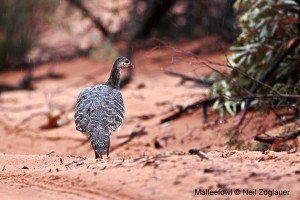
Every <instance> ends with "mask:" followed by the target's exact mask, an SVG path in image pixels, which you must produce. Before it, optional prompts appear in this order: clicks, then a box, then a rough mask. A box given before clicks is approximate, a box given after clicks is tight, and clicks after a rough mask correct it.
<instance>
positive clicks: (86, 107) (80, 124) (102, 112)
mask: <svg viewBox="0 0 300 200" xmlns="http://www.w3.org/2000/svg"><path fill="white" fill-rule="evenodd" d="M112 98H113V97H112V94H111V89H110V88H109V87H107V86H106V85H96V86H92V87H88V88H85V89H83V90H82V91H81V92H80V94H79V97H78V99H77V102H76V105H75V124H76V129H77V130H79V131H81V132H88V130H87V128H88V127H87V126H88V124H89V123H90V122H95V123H98V122H99V126H102V127H107V128H109V126H111V124H112V123H113V116H112V112H113V105H112V104H113V103H112ZM94 112H96V113H97V116H95V118H94V117H92V116H93V115H92V113H94Z"/></svg>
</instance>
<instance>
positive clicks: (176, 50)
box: [153, 38, 252, 95]
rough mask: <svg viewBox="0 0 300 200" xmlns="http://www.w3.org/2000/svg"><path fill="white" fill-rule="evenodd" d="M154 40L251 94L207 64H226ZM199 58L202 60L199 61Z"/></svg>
mask: <svg viewBox="0 0 300 200" xmlns="http://www.w3.org/2000/svg"><path fill="white" fill-rule="evenodd" d="M153 40H154V41H157V42H160V43H161V44H163V45H164V46H165V47H167V48H169V49H172V50H174V51H175V52H177V53H180V54H182V55H184V56H185V57H187V58H192V59H194V60H196V61H197V63H196V64H201V65H204V66H205V67H207V68H209V69H211V70H212V71H214V72H216V73H218V74H220V75H221V76H222V77H223V78H224V79H226V80H228V82H230V84H231V85H233V86H234V87H236V88H239V89H240V90H243V91H244V92H245V93H247V94H248V95H252V94H251V93H250V92H249V91H248V90H246V89H245V88H243V87H241V86H240V85H239V84H237V83H236V82H235V81H234V80H233V79H232V78H230V77H229V76H227V75H226V74H225V73H223V72H221V71H219V70H217V69H215V68H213V67H212V66H210V65H209V64H213V65H217V66H222V67H227V65H224V64H222V63H218V62H212V61H210V60H208V59H206V58H203V57H199V56H198V55H196V54H194V53H192V52H187V51H183V50H180V49H178V48H175V47H173V46H171V45H169V44H167V43H166V42H164V41H162V40H160V39H157V38H156V39H153ZM200 59H202V60H204V61H201V60H200Z"/></svg>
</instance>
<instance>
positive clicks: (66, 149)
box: [0, 42, 300, 200]
mask: <svg viewBox="0 0 300 200" xmlns="http://www.w3.org/2000/svg"><path fill="white" fill-rule="evenodd" d="M199 45H201V44H200V43H198V44H197V43H195V42H193V43H183V44H181V45H180V46H178V47H180V49H181V50H186V51H190V50H193V49H195V48H198V47H199ZM204 57H205V58H206V59H209V60H212V61H216V62H223V63H224V62H225V59H224V58H223V56H222V55H221V54H220V53H215V54H208V55H204ZM192 61H193V60H191V59H190V58H188V57H185V56H183V54H181V53H180V52H178V51H176V50H174V49H172V48H167V49H160V48H155V49H151V50H141V51H139V52H137V53H136V54H135V57H134V60H133V63H134V64H135V77H134V80H133V82H132V83H131V84H130V85H128V86H127V87H126V88H124V89H122V94H123V98H124V101H125V105H126V120H125V122H124V124H123V125H122V127H121V129H120V131H119V132H116V133H113V134H112V136H111V153H110V156H109V158H105V159H104V160H95V159H94V158H93V157H94V153H93V151H92V149H91V147H90V144H89V143H88V142H87V141H86V136H85V135H83V134H80V133H79V132H77V131H76V130H75V125H74V121H73V120H71V121H70V122H69V123H67V124H64V125H62V126H61V127H58V128H52V129H45V128H42V127H43V126H45V125H46V124H47V122H48V119H47V116H48V115H49V113H53V110H58V111H63V113H62V114H60V116H62V120H66V119H68V118H72V116H73V106H74V102H75V101H76V98H77V95H78V93H79V91H80V90H81V89H82V88H83V87H85V86H88V85H91V84H95V83H97V82H104V81H105V80H106V78H107V77H108V73H109V71H110V66H111V62H112V61H107V62H102V63H99V62H96V61H94V60H90V59H87V58H83V59H78V60H74V61H69V62H60V63H55V64H48V65H44V66H41V67H39V68H37V69H36V70H35V71H34V73H35V75H39V74H44V73H46V72H47V70H48V69H49V68H51V67H53V68H54V69H55V72H56V73H60V74H64V75H65V78H63V79H56V80H53V79H45V80H41V81H36V82H35V83H34V86H35V87H36V89H35V90H33V91H15V92H7V93H3V94H1V96H0V103H1V104H0V133H1V134H0V140H1V141H2V142H1V145H0V152H1V154H0V197H1V199H8V200H13V199H25V200H27V199H244V198H247V199H265V198H268V195H273V196H272V198H271V199H300V189H299V181H300V176H299V174H300V167H299V166H300V152H299V151H294V152H292V153H287V152H273V151H267V152H265V153H262V152H258V151H246V150H245V151H236V150H230V149H229V148H228V147H226V146H225V145H224V144H225V143H226V141H227V140H228V138H227V137H226V132H227V130H228V128H230V127H231V126H232V124H233V123H234V122H235V121H236V118H228V119H227V120H221V121H218V123H216V124H215V125H213V124H214V121H215V118H216V114H215V113H214V112H213V111H209V120H208V123H207V124H203V123H202V121H201V110H198V111H196V112H194V113H190V114H189V115H186V116H183V117H181V118H180V119H178V120H174V121H172V122H170V123H166V124H163V125H160V123H159V122H160V120H161V119H162V118H164V117H165V116H168V115H170V114H171V113H173V112H174V108H175V107H176V105H186V104H189V103H192V102H194V101H196V100H198V99H201V98H205V94H206V93H207V89H205V88H204V89H203V88H199V87H195V86H194V84H193V83H189V82H186V83H184V84H180V79H179V78H176V77H170V76H167V75H165V74H164V71H165V70H167V69H174V70H177V71H180V72H184V73H187V74H190V75H197V76H201V75H202V76H204V75H207V74H209V73H210V70H209V69H207V68H205V67H202V66H200V65H197V63H194V62H192ZM220 69H221V68H220ZM222 70H224V69H222ZM23 73H24V71H18V72H6V73H4V74H0V80H1V83H7V84H14V83H17V82H18V80H19V79H20V78H21V77H22V75H23ZM252 117H254V120H252V122H251V123H247V126H246V127H245V128H244V132H245V135H243V136H242V138H243V139H244V140H245V141H248V142H249V143H250V146H251V145H252V147H253V145H255V142H254V141H253V136H254V135H255V134H257V133H258V132H259V130H261V129H266V130H267V131H268V132H272V131H273V132H276V133H278V131H279V128H278V127H277V126H276V123H278V122H277V121H276V119H275V117H274V116H272V115H268V116H266V115H262V114H255V115H254V116H252ZM248 118H249V117H248ZM141 127H145V131H146V133H145V134H143V135H141V136H139V137H135V138H133V139H132V140H131V141H129V142H128V143H126V144H125V145H123V146H122V145H120V144H121V143H122V142H124V141H126V140H127V139H128V136H129V135H130V133H132V131H137V130H139V129H140V128H141ZM155 142H156V143H157V142H158V143H159V145H160V147H161V148H155ZM192 148H202V149H204V150H205V151H206V152H207V156H208V158H209V159H201V158H200V157H199V156H197V155H190V154H189V153H188V151H189V150H190V149H192ZM195 189H197V190H198V189H199V190H200V189H202V191H204V192H205V191H207V190H211V191H214V190H215V191H217V192H224V191H229V192H232V194H230V195H226V196H224V195H220V194H219V195H217V194H216V195H207V194H202V195H199V196H198V195H195ZM236 189H241V192H242V193H241V194H239V195H238V194H235V192H236V193H238V191H237V190H236ZM243 189H244V191H243ZM260 189H265V190H263V193H262V194H263V195H259V192H260ZM267 190H271V192H273V193H271V192H270V191H269V192H267ZM198 192H199V191H198ZM247 192H248V195H246V193H247ZM249 192H250V193H251V192H252V193H251V194H252V195H250V193H249ZM254 192H256V194H254ZM276 192H277V193H276ZM278 192H281V193H283V194H281V195H278ZM199 194H200V193H199ZM276 194H277V195H276Z"/></svg>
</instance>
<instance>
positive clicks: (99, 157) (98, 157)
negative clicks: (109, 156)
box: [95, 152, 103, 160]
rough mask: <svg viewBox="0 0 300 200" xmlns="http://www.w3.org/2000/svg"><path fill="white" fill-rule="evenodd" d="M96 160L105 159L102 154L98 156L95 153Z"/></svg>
mask: <svg viewBox="0 0 300 200" xmlns="http://www.w3.org/2000/svg"><path fill="white" fill-rule="evenodd" d="M95 159H100V160H102V159H103V157H102V155H101V154H100V155H99V154H97V153H96V152H95Z"/></svg>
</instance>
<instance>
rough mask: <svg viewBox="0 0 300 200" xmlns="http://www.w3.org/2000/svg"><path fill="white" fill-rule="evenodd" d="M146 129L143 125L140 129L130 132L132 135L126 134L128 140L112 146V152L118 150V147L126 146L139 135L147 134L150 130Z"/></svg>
mask: <svg viewBox="0 0 300 200" xmlns="http://www.w3.org/2000/svg"><path fill="white" fill-rule="evenodd" d="M145 129H146V127H144V126H143V127H141V128H140V129H139V130H137V131H132V132H131V133H130V135H128V136H126V137H128V139H127V140H125V141H124V142H122V143H120V144H118V145H116V146H114V147H112V148H110V152H112V151H114V150H116V149H118V148H120V147H122V146H124V145H125V144H127V143H129V142H130V141H131V140H133V139H134V138H135V137H137V136H141V135H145V134H147V133H148V132H147V131H146V130H145Z"/></svg>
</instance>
